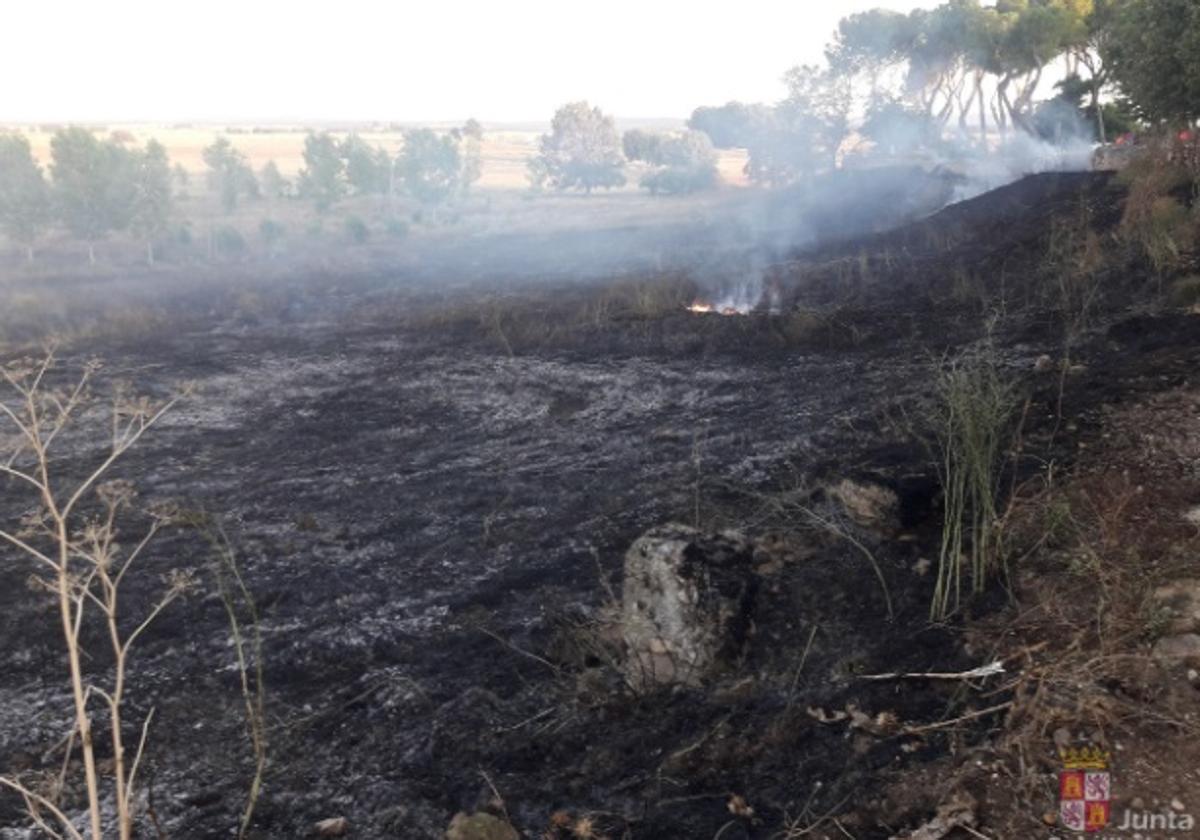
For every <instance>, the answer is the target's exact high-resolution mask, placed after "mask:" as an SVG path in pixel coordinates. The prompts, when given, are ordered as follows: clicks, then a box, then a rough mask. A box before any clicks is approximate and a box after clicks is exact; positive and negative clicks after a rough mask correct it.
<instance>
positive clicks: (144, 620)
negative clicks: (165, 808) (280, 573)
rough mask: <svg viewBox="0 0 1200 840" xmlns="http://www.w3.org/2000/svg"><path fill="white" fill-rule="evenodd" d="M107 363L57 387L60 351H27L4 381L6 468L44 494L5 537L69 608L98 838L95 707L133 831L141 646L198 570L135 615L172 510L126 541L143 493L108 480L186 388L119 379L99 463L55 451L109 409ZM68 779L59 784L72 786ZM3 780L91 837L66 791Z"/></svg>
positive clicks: (173, 579)
mask: <svg viewBox="0 0 1200 840" xmlns="http://www.w3.org/2000/svg"><path fill="white" fill-rule="evenodd" d="M97 369H98V365H96V364H95V363H90V364H88V365H86V366H85V367H84V368H83V371H82V373H80V374H79V376H78V377H77V378H75V379H74V381H73V383H72V384H70V385H68V386H66V387H56V386H54V385H51V384H50V382H49V380H50V378H51V377H52V376H54V375H55V374H56V373H57V371H56V359H55V356H54V354H53V353H52V352H48V353H47V354H46V355H45V356H44V357H43V358H42V359H41V360H40V361H39V360H32V359H23V360H20V361H17V362H13V363H10V364H7V365H5V366H4V367H3V368H0V379H2V381H3V383H4V384H5V385H6V386H7V389H8V392H9V393H8V395H7V398H0V421H3V424H4V426H6V427H7V429H6V431H7V434H6V435H5V436H3V437H0V475H4V476H7V477H8V478H9V479H10V480H11V481H12V482H14V483H15V484H16V485H18V486H20V487H22V488H24V489H25V490H28V491H30V492H31V494H32V496H33V500H34V503H35V506H34V508H33V509H32V511H31V512H29V513H27V514H26V515H24V516H23V517H22V518H21V520H20V521H19V522H18V523H17V524H16V527H12V528H0V542H5V543H8V544H9V545H10V546H12V547H14V548H16V549H17V550H18V551H19V553H20V555H23V556H24V558H25V559H26V560H27V561H28V562H29V563H31V564H32V565H33V567H34V572H33V574H32V576H31V577H30V583H31V585H32V586H33V587H34V589H35V590H36V591H41V592H45V593H48V594H50V595H51V596H52V597H53V598H54V599H55V601H56V603H57V606H58V613H59V618H60V620H61V623H62V630H63V641H64V647H65V652H66V657H67V666H68V671H69V677H70V684H71V694H72V698H73V701H74V715H75V721H74V726H73V729H72V732H71V734H70V736H69V739H68V743H67V754H68V755H69V754H70V752H71V750H72V747H73V745H74V744H75V743H76V742H78V744H79V746H80V749H81V751H82V753H83V763H84V776H85V780H84V781H85V787H86V793H87V805H88V822H89V826H90V836H91V838H92V840H100V838H101V837H102V836H103V834H102V822H101V803H102V801H103V800H104V799H105V798H106V796H107V794H106V791H105V788H106V787H107V785H106V784H105V783H104V782H102V780H101V778H100V770H99V769H98V767H97V762H96V758H95V749H94V745H93V737H94V736H93V731H92V715H93V712H92V705H93V704H94V703H95V702H97V700H98V701H100V702H102V703H103V705H104V707H105V708H106V710H107V712H108V717H109V721H108V728H109V733H108V734H109V737H110V738H111V740H112V753H113V758H112V771H111V779H110V781H111V785H112V793H113V801H114V802H115V805H116V810H117V832H118V834H119V836H120V838H121V840H130V838H131V837H132V835H133V821H134V811H135V801H136V799H135V793H136V791H137V773H138V767H139V764H140V762H141V758H142V755H143V752H144V750H145V746H146V739H147V736H148V733H149V728H150V721H151V717H152V715H153V711H151V713H150V714H149V715H147V717H146V718H145V719H144V720H143V721H142V725H141V735H140V738H139V739H138V742H137V746H136V749H135V750H134V752H133V755H132V756H130V755H129V754H128V751H127V749H126V742H125V733H124V728H123V727H124V721H123V719H122V711H123V709H124V706H125V688H126V676H127V667H128V662H129V654H130V650H131V649H132V647H133V645H134V643H135V642H136V641H137V640H138V638H139V637H140V636H141V635H142V633H143V632H145V630H146V628H147V627H149V626H150V624H151V623H152V622H153V621H154V619H155V618H156V617H157V616H158V615H159V614H160V613H161V612H162V611H163V610H164V609H166V608H167V607H168V606H169V605H170V604H171V603H172V602H173V601H175V600H176V599H178V598H180V597H182V596H183V595H185V594H186V593H187V592H188V591H189V590H190V589H191V588H192V587H193V586H194V584H195V579H194V577H193V576H192V574H191V573H190V572H188V571H186V570H173V571H172V572H171V573H169V574H168V575H167V576H166V578H165V580H164V585H163V587H162V589H161V591H160V592H159V594H158V596H157V598H156V599H155V600H154V601H153V603H152V605H151V606H150V608H149V609H148V610H146V612H145V613H144V614H143V615H141V616H137V617H131V616H130V615H129V613H128V607H127V606H123V605H122V604H121V601H120V592H121V586H122V584H123V583H124V582H125V581H126V579H127V575H128V574H129V572H130V571H131V570H132V569H133V568H134V565H135V564H136V563H137V561H138V559H139V558H140V557H142V555H143V554H144V553H145V551H146V549H147V547H148V546H149V545H150V543H151V542H152V540H153V539H154V537H155V536H156V535H157V534H158V533H159V531H160V530H161V529H162V528H163V527H164V526H165V525H166V524H167V522H168V521H169V519H170V516H171V513H170V512H169V511H166V510H150V511H148V513H149V514H150V525H149V526H148V527H147V528H146V529H145V530H144V532H143V533H142V534H141V536H140V537H138V538H135V539H128V540H126V539H122V538H121V537H122V535H121V531H120V527H119V525H120V523H121V522H122V521H123V520H124V519H125V518H126V516H127V515H128V514H129V513H130V511H131V510H132V508H133V507H134V500H135V498H136V494H135V492H134V488H133V486H132V485H131V484H130V483H129V482H127V481H113V480H107V475H108V474H109V471H110V470H111V468H112V467H113V465H114V464H116V462H117V461H118V460H120V458H121V457H122V456H123V455H124V454H125V453H126V452H128V451H129V450H130V449H131V448H132V447H133V446H134V445H135V444H136V443H137V442H138V441H139V440H140V439H141V437H142V436H143V435H144V434H145V433H146V431H147V430H149V429H150V428H151V427H152V426H153V425H154V424H155V423H156V422H157V421H158V420H159V419H160V418H161V417H162V416H163V415H164V414H165V413H166V412H167V411H169V410H170V409H171V407H172V406H173V405H175V403H176V402H177V401H178V399H180V397H181V396H182V394H176V395H174V396H172V397H170V398H167V399H164V400H154V399H151V398H149V397H138V396H135V395H133V394H132V393H131V392H130V391H129V390H128V389H125V388H118V389H117V391H116V395H115V397H114V398H113V401H112V404H111V407H110V411H109V412H108V414H109V417H108V423H107V426H108V434H109V439H108V440H107V441H105V443H106V454H105V455H104V457H103V458H102V459H101V461H100V462H99V464H98V465H96V466H94V467H91V468H90V470H89V469H85V470H84V471H83V472H84V477H83V478H82V479H79V480H75V479H73V478H71V477H69V476H68V475H66V474H64V473H66V472H67V470H65V469H63V468H62V467H61V466H60V464H59V463H58V462H56V461H54V460H52V454H54V453H55V452H56V447H55V444H56V443H57V442H58V441H59V439H60V437H61V436H62V435H63V434H64V432H66V431H67V430H68V429H69V428H71V427H74V426H77V425H78V424H79V421H82V420H84V419H85V418H89V417H93V416H94V415H95V414H97V413H99V406H98V405H96V401H95V399H94V398H93V395H92V391H91V382H92V378H93V376H94V374H95V372H96V370H97ZM6 571H7V573H8V576H9V578H10V579H12V578H15V577H16V576H17V575H18V574H20V572H21V570H19V569H18V568H17V567H16V566H15V565H14V567H12V568H9V569H6ZM88 618H92V620H93V621H97V622H99V623H100V624H101V625H103V627H104V631H105V635H106V636H107V637H108V639H109V641H110V644H111V657H112V662H111V664H110V665H108V666H107V667H103V666H100V665H97V664H96V663H98V662H102V661H103V659H101V658H100V657H93V656H91V655H89V654H88V652H87V651H86V650H85V649H84V647H83V643H82V631H83V628H84V624H85V620H87V619H88ZM131 626H132V628H133V629H132V630H130V629H129V628H130V627H131ZM66 766H67V765H65V764H64V774H65V771H66ZM61 782H62V780H60V784H59V785H58V786H57V790H61V788H62V783H61ZM0 785H2V786H4V787H8V788H10V789H11V790H14V791H16V792H17V793H19V794H20V795H21V796H22V797H23V799H24V802H25V806H26V809H27V812H28V814H29V817H30V818H31V819H32V820H33V821H34V823H35V824H36V825H37V826H38V827H39V828H40V829H42V830H43V831H45V832H46V833H47V834H49V835H50V836H52V837H63V836H67V837H71V838H73V840H82V838H83V834H82V833H81V832H80V831H79V830H78V829H76V828H75V827H74V825H73V824H72V822H71V820H70V819H69V818H68V816H67V815H66V814H65V813H64V812H63V810H62V809H61V808H60V807H59V805H58V803H57V802H56V801H55V800H56V798H57V792H56V791H55V790H51V792H50V793H49V794H45V793H41V792H38V791H36V790H34V789H32V788H31V787H29V786H27V785H26V784H24V783H23V782H22V781H20V780H18V779H16V778H13V777H10V776H0ZM53 824H56V825H57V826H58V829H57V830H56V829H55V828H54V827H53Z"/></svg>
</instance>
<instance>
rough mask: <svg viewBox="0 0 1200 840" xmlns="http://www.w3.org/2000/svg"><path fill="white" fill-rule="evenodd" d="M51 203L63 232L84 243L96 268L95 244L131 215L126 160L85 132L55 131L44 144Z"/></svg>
mask: <svg viewBox="0 0 1200 840" xmlns="http://www.w3.org/2000/svg"><path fill="white" fill-rule="evenodd" d="M50 155H51V164H50V173H51V177H52V179H53V183H54V200H55V203H56V205H57V207H58V212H59V215H60V217H61V218H62V220H63V223H64V224H65V225H66V227H67V230H69V231H70V232H71V234H72V235H73V236H75V237H76V238H78V239H82V240H83V241H85V242H87V246H88V261H89V262H91V263H92V264H95V262H96V247H95V246H96V242H98V241H99V240H101V239H103V238H104V237H105V236H107V235H108V234H109V233H110V232H112V231H115V230H122V229H124V228H125V227H126V226H127V225H128V224H129V219H130V215H131V213H132V209H133V179H132V178H131V177H130V169H131V164H132V156H131V154H130V152H129V151H128V150H127V149H125V148H124V147H123V146H121V145H120V144H119V143H114V142H112V141H111V140H109V141H106V142H101V141H99V140H97V139H96V137H95V136H94V135H93V134H92V133H91V132H90V131H88V130H87V129H84V128H79V127H72V128H66V129H60V130H59V131H57V132H56V133H55V134H54V137H53V138H51V140H50Z"/></svg>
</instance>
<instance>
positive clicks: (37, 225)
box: [0, 134, 50, 262]
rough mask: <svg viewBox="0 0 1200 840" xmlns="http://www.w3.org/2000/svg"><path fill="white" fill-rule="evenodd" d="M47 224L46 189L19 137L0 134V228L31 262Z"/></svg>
mask: <svg viewBox="0 0 1200 840" xmlns="http://www.w3.org/2000/svg"><path fill="white" fill-rule="evenodd" d="M49 223H50V189H49V187H48V186H47V185H46V178H45V176H44V175H43V174H42V168H41V167H40V166H39V165H38V163H37V161H35V160H34V158H33V151H32V149H31V148H30V145H29V140H28V139H27V138H26V137H25V136H24V135H23V134H0V228H2V229H3V230H4V234H5V236H7V237H8V238H9V239H10V240H11V241H12V242H13V243H14V244H16V245H19V246H21V247H23V248H24V249H25V258H26V259H27V260H28V261H29V262H33V251H34V246H35V245H36V243H37V240H38V238H39V237H40V236H41V235H42V233H43V231H44V230H45V229H46V227H47V225H49Z"/></svg>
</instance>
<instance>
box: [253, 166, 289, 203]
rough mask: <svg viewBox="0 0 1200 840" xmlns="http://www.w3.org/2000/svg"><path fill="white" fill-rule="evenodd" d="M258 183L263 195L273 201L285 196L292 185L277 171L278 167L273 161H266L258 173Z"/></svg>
mask: <svg viewBox="0 0 1200 840" xmlns="http://www.w3.org/2000/svg"><path fill="white" fill-rule="evenodd" d="M258 183H259V186H261V187H262V191H263V195H265V196H266V197H267V198H269V199H271V200H273V201H275V200H278V199H281V198H284V197H286V196H287V194H288V192H289V191H290V190H291V188H292V184H291V182H290V181H288V179H287V178H285V177H283V174H282V173H281V172H280V171H279V167H278V166H277V165H276V164H275V161H273V160H269V161H267V162H266V163H265V164H264V165H263V168H262V171H260V172H259V173H258Z"/></svg>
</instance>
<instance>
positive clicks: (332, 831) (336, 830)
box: [313, 817, 350, 837]
mask: <svg viewBox="0 0 1200 840" xmlns="http://www.w3.org/2000/svg"><path fill="white" fill-rule="evenodd" d="M313 830H314V831H315V832H316V834H317V836H318V837H342V836H344V835H345V834H346V832H347V831H349V830H350V821H349V820H347V819H346V818H345V817H330V818H329V819H327V820H321V821H320V822H318V823H317V824H316V825H314V826H313Z"/></svg>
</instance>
